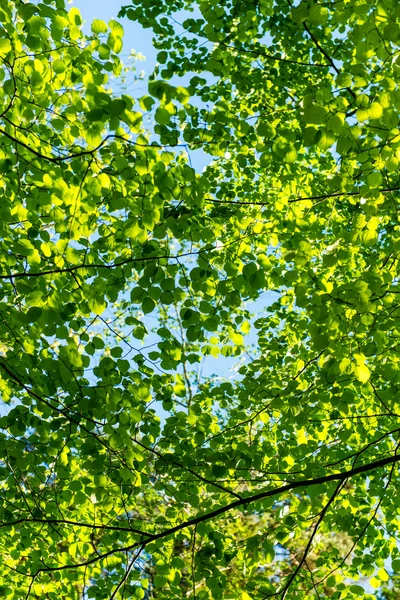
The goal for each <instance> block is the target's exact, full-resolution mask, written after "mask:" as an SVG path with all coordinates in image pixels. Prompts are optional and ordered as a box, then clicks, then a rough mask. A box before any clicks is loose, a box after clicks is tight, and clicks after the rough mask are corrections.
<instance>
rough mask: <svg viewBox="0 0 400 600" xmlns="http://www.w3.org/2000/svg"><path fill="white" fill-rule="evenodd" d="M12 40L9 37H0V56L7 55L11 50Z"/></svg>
mask: <svg viewBox="0 0 400 600" xmlns="http://www.w3.org/2000/svg"><path fill="white" fill-rule="evenodd" d="M11 49H12V46H11V42H10V40H9V39H7V38H0V56H5V55H6V54H8V53H9V52H11Z"/></svg>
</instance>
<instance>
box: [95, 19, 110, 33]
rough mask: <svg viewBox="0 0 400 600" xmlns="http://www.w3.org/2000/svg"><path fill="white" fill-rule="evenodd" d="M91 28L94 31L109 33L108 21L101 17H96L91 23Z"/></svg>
mask: <svg viewBox="0 0 400 600" xmlns="http://www.w3.org/2000/svg"><path fill="white" fill-rule="evenodd" d="M91 29H92V31H93V33H107V31H108V27H107V23H105V22H104V21H102V20H101V19H94V20H93V21H92V24H91Z"/></svg>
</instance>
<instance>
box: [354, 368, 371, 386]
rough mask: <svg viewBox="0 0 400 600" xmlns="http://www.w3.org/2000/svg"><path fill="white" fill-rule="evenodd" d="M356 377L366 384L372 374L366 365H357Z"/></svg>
mask: <svg viewBox="0 0 400 600" xmlns="http://www.w3.org/2000/svg"><path fill="white" fill-rule="evenodd" d="M354 375H355V377H356V379H358V381H361V383H366V382H367V381H368V380H369V378H370V376H371V372H370V370H369V369H368V367H367V366H366V365H357V366H356V367H355V368H354Z"/></svg>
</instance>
